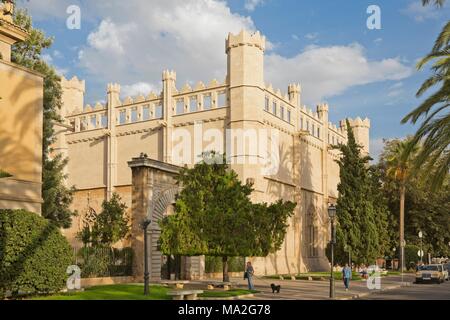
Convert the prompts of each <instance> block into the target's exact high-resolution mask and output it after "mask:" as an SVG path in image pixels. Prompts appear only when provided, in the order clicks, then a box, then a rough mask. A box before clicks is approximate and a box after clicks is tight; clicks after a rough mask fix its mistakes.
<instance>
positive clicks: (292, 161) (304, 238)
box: [265, 137, 327, 274]
mask: <svg viewBox="0 0 450 320" xmlns="http://www.w3.org/2000/svg"><path fill="white" fill-rule="evenodd" d="M301 139H303V137H302V138H301ZM299 146H300V150H298V151H297V150H296V152H298V155H296V156H295V157H294V153H293V148H292V147H286V146H285V145H281V146H280V148H279V154H280V170H279V172H278V174H277V175H276V176H275V177H276V178H278V179H280V180H282V181H288V182H289V180H287V175H285V174H283V171H286V172H290V173H292V172H295V170H297V172H298V173H299V177H298V179H299V181H294V180H292V181H290V182H292V183H293V184H298V183H300V187H302V188H306V189H313V188H312V185H313V181H312V177H313V169H314V167H313V166H319V170H321V163H313V162H312V161H311V159H312V154H311V148H312V146H310V145H308V144H306V143H305V142H304V141H302V140H301V141H300V144H299ZM291 176H292V174H291ZM275 177H274V178H275ZM289 189H291V191H289ZM299 191H300V193H299V194H296V192H295V187H293V186H286V185H283V184H281V183H278V182H274V183H269V185H268V190H267V192H268V194H269V195H270V196H271V197H272V198H283V199H284V200H291V201H294V202H297V207H296V208H295V213H294V216H293V217H291V219H290V226H289V230H290V235H289V234H286V238H285V242H284V244H283V247H282V249H281V250H282V251H281V252H280V251H279V252H277V253H276V254H270V255H269V256H268V257H267V259H268V260H269V261H270V263H271V264H272V268H273V270H275V273H276V274H280V273H288V274H296V273H298V272H300V271H306V270H317V269H322V268H323V266H321V264H323V261H322V262H319V261H318V260H323V256H324V252H323V248H322V247H323V244H322V245H321V244H320V242H321V241H323V242H325V241H324V239H326V236H325V235H324V234H323V232H322V231H321V230H323V221H327V220H326V219H327V218H326V217H324V215H323V214H324V213H323V210H322V208H321V207H322V199H321V197H318V196H317V195H315V194H313V193H311V192H308V191H305V190H303V189H302V190H299ZM309 194H310V195H309ZM286 195H287V196H286ZM311 230H317V231H318V232H317V234H316V235H315V237H313V236H312V235H311V234H310V232H311ZM325 230H327V229H325ZM289 242H291V243H289ZM314 248H316V249H314ZM281 270H282V272H281ZM284 271H287V272H284ZM265 273H266V274H267V273H268V270H267V268H266V270H265Z"/></svg>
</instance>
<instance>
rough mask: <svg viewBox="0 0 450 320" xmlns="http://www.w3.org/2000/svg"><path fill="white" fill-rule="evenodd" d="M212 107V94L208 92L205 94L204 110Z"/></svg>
mask: <svg viewBox="0 0 450 320" xmlns="http://www.w3.org/2000/svg"><path fill="white" fill-rule="evenodd" d="M211 107H212V100H211V95H210V94H206V95H204V96H203V110H209V109H211Z"/></svg>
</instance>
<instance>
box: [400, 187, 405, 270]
mask: <svg viewBox="0 0 450 320" xmlns="http://www.w3.org/2000/svg"><path fill="white" fill-rule="evenodd" d="M405 189H406V188H405V184H404V183H402V185H401V186H400V271H401V272H402V273H403V271H404V268H405V192H406V191H405Z"/></svg>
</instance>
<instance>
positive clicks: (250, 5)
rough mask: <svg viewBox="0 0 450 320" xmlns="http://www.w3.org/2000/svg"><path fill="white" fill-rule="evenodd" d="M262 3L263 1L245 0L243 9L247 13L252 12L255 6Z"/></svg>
mask: <svg viewBox="0 0 450 320" xmlns="http://www.w3.org/2000/svg"><path fill="white" fill-rule="evenodd" d="M263 3H264V0H245V5H244V7H245V9H246V10H248V11H254V10H255V9H256V7H257V6H260V5H262V4H263Z"/></svg>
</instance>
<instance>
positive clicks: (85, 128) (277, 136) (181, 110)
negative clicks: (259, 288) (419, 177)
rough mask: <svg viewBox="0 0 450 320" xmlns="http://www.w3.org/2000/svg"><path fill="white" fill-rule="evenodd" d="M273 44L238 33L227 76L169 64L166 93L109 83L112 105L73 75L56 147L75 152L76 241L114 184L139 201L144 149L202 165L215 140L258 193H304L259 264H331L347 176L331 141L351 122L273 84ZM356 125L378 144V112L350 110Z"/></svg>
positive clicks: (364, 140)
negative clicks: (125, 92)
mask: <svg viewBox="0 0 450 320" xmlns="http://www.w3.org/2000/svg"><path fill="white" fill-rule="evenodd" d="M264 51H265V37H264V36H262V35H260V33H259V32H256V33H249V32H246V31H242V32H240V33H239V34H237V35H233V34H229V35H228V38H227V40H226V46H225V52H226V55H227V59H228V60H227V61H228V63H227V64H228V68H227V75H226V77H225V80H224V81H222V82H219V81H217V80H212V81H210V82H208V83H207V84H204V83H202V82H198V83H197V84H196V85H195V86H194V87H193V88H192V87H191V86H189V85H188V84H185V85H183V86H179V84H177V82H176V73H175V72H174V71H164V72H163V73H162V92H160V93H148V94H147V95H145V96H144V95H141V96H138V97H134V98H131V97H126V98H124V99H121V96H120V86H119V85H118V84H109V85H108V86H107V99H106V103H105V104H102V103H97V104H95V105H87V106H85V105H84V101H83V100H84V98H83V97H84V92H85V83H84V81H80V80H78V79H77V78H76V77H74V78H72V79H71V80H67V79H63V80H62V86H63V89H64V95H63V103H64V108H63V109H62V113H63V114H62V116H63V117H64V118H65V121H66V122H67V124H69V125H71V126H72V127H73V128H74V129H73V131H67V132H60V134H59V138H58V141H57V143H56V146H55V147H56V148H57V150H58V151H59V152H62V153H64V154H65V155H66V156H68V157H69V165H68V168H67V171H68V174H69V179H68V184H69V185H75V186H76V189H77V192H76V195H75V199H74V202H73V209H77V210H78V211H79V212H80V216H79V217H78V218H76V219H75V220H74V224H73V227H72V229H70V230H67V231H66V236H67V237H68V238H69V239H70V240H71V241H72V242H73V243H74V244H75V243H76V239H75V234H76V232H77V231H79V229H80V228H81V226H82V223H83V214H84V212H87V208H88V207H92V208H94V209H95V210H99V208H100V205H101V202H102V201H103V200H104V199H107V198H109V197H110V196H111V194H112V193H113V192H118V193H119V194H120V195H121V196H122V198H123V199H124V201H125V202H126V203H127V204H128V207H131V178H132V177H131V170H130V168H129V167H128V165H127V162H128V161H130V160H131V159H132V158H133V157H136V156H138V155H139V154H140V153H141V152H144V153H146V154H147V155H148V157H149V158H151V159H154V160H158V161H160V162H163V163H168V164H172V165H185V164H187V165H192V164H193V163H195V161H196V160H197V159H198V158H197V156H198V155H199V154H200V153H201V152H202V151H208V150H212V149H214V150H216V151H222V152H226V154H227V156H228V157H229V159H230V162H231V167H232V168H233V169H234V170H235V171H236V172H237V173H238V174H239V176H240V178H241V180H242V181H252V182H254V188H255V192H254V193H253V195H252V197H253V200H254V201H257V202H260V201H265V202H273V201H276V200H277V199H280V198H282V199H285V200H291V201H295V202H297V207H296V209H295V215H294V216H293V217H292V219H291V220H290V226H289V229H288V233H287V235H286V239H285V243H284V245H283V247H282V249H281V250H280V251H279V252H277V253H276V254H273V255H270V256H268V257H265V258H252V261H253V263H254V266H255V269H256V273H257V274H281V273H290V274H295V273H298V272H304V271H307V270H325V269H326V268H328V266H329V263H328V260H327V258H326V256H325V251H324V249H325V247H326V244H327V242H328V239H329V236H328V230H329V222H328V215H327V207H328V203H331V202H335V200H336V198H337V190H336V189H337V188H336V187H337V184H338V181H339V168H338V165H337V164H336V163H335V160H336V159H337V157H338V155H337V153H336V151H334V150H330V148H329V146H330V145H331V144H336V143H339V142H344V143H345V141H346V128H345V126H346V124H345V121H341V122H340V124H339V125H338V126H336V125H334V124H332V123H330V122H329V121H328V111H329V109H328V105H327V104H320V105H318V106H317V108H316V109H315V110H311V109H309V108H307V107H306V106H304V105H303V104H302V103H301V88H300V85H299V84H289V85H288V87H287V93H286V94H283V93H282V92H281V90H279V89H274V88H273V87H272V85H270V84H267V83H266V82H265V80H264ZM300 76H301V75H300ZM350 125H351V126H352V127H353V129H354V131H355V136H356V139H357V140H358V142H359V143H360V144H361V145H362V146H363V147H364V150H365V152H369V128H370V122H369V120H368V119H365V120H361V119H360V118H357V119H355V120H352V119H350ZM131 218H132V220H133V217H131ZM136 236H137V235H132V238H133V237H136ZM131 241H133V240H132V239H131ZM124 245H127V244H126V243H125V244H124Z"/></svg>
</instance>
